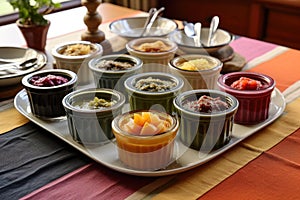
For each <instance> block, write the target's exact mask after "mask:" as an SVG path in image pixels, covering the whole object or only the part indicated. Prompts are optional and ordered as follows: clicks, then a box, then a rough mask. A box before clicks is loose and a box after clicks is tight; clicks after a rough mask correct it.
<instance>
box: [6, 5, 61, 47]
mask: <svg viewBox="0 0 300 200" xmlns="http://www.w3.org/2000/svg"><path fill="white" fill-rule="evenodd" d="M7 1H8V2H9V3H10V5H11V6H12V7H13V8H14V9H17V10H18V13H19V19H18V20H17V21H16V23H17V25H18V27H19V29H20V30H21V32H22V34H23V36H24V38H25V40H26V43H27V46H28V47H30V48H33V49H37V50H41V51H44V49H45V46H46V39H47V34H48V29H49V26H50V21H49V20H47V19H45V18H44V15H45V14H48V13H50V12H51V11H52V10H53V9H54V8H58V7H60V5H61V4H60V3H55V2H53V1H52V0H7Z"/></svg>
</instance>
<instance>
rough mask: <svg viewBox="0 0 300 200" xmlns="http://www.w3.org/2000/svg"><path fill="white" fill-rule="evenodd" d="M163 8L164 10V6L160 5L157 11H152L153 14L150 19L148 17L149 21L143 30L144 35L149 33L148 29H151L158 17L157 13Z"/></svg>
mask: <svg viewBox="0 0 300 200" xmlns="http://www.w3.org/2000/svg"><path fill="white" fill-rule="evenodd" d="M164 10H165V8H164V7H161V8H160V9H158V10H157V11H155V12H154V14H153V16H152V17H151V19H150V22H149V23H148V25H147V26H146V31H145V33H146V35H147V34H148V33H149V31H150V29H151V27H152V25H153V23H154V22H155V20H156V18H157V17H158V15H159V14H160V13H161V12H162V11H164ZM142 36H143V35H142Z"/></svg>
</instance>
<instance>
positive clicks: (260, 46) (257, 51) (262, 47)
mask: <svg viewBox="0 0 300 200" xmlns="http://www.w3.org/2000/svg"><path fill="white" fill-rule="evenodd" d="M230 46H231V47H232V48H233V49H234V51H235V52H237V53H239V54H240V55H242V56H244V57H245V58H246V60H247V62H248V61H251V60H253V59H254V58H256V57H259V56H261V55H263V54H265V53H267V52H269V51H271V50H273V49H274V48H275V47H278V45H275V44H271V43H267V42H263V41H258V40H254V39H250V38H244V37H240V38H238V39H236V40H234V41H233V42H231V43H230Z"/></svg>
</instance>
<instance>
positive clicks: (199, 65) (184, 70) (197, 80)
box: [169, 54, 223, 91]
mask: <svg viewBox="0 0 300 200" xmlns="http://www.w3.org/2000/svg"><path fill="white" fill-rule="evenodd" d="M222 66H223V63H222V62H221V61H220V60H219V59H217V58H215V57H212V56H208V55H200V54H187V55H181V56H178V57H175V58H173V59H172V60H171V61H170V62H169V67H170V71H171V73H172V74H175V75H179V76H180V77H181V78H182V79H183V80H184V88H183V90H184V91H187V90H193V89H194V90H195V89H216V88H217V80H218V77H219V76H220V71H221V70H222Z"/></svg>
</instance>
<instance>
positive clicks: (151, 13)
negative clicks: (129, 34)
mask: <svg viewBox="0 0 300 200" xmlns="http://www.w3.org/2000/svg"><path fill="white" fill-rule="evenodd" d="M156 11H157V9H156V8H150V10H149V12H148V17H147V19H146V22H145V25H144V28H143V31H142V33H141V35H140V36H141V37H142V36H143V35H144V33H145V31H146V28H147V26H148V24H149V22H150V20H151V18H152V17H153V14H154V13H155V12H156Z"/></svg>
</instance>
